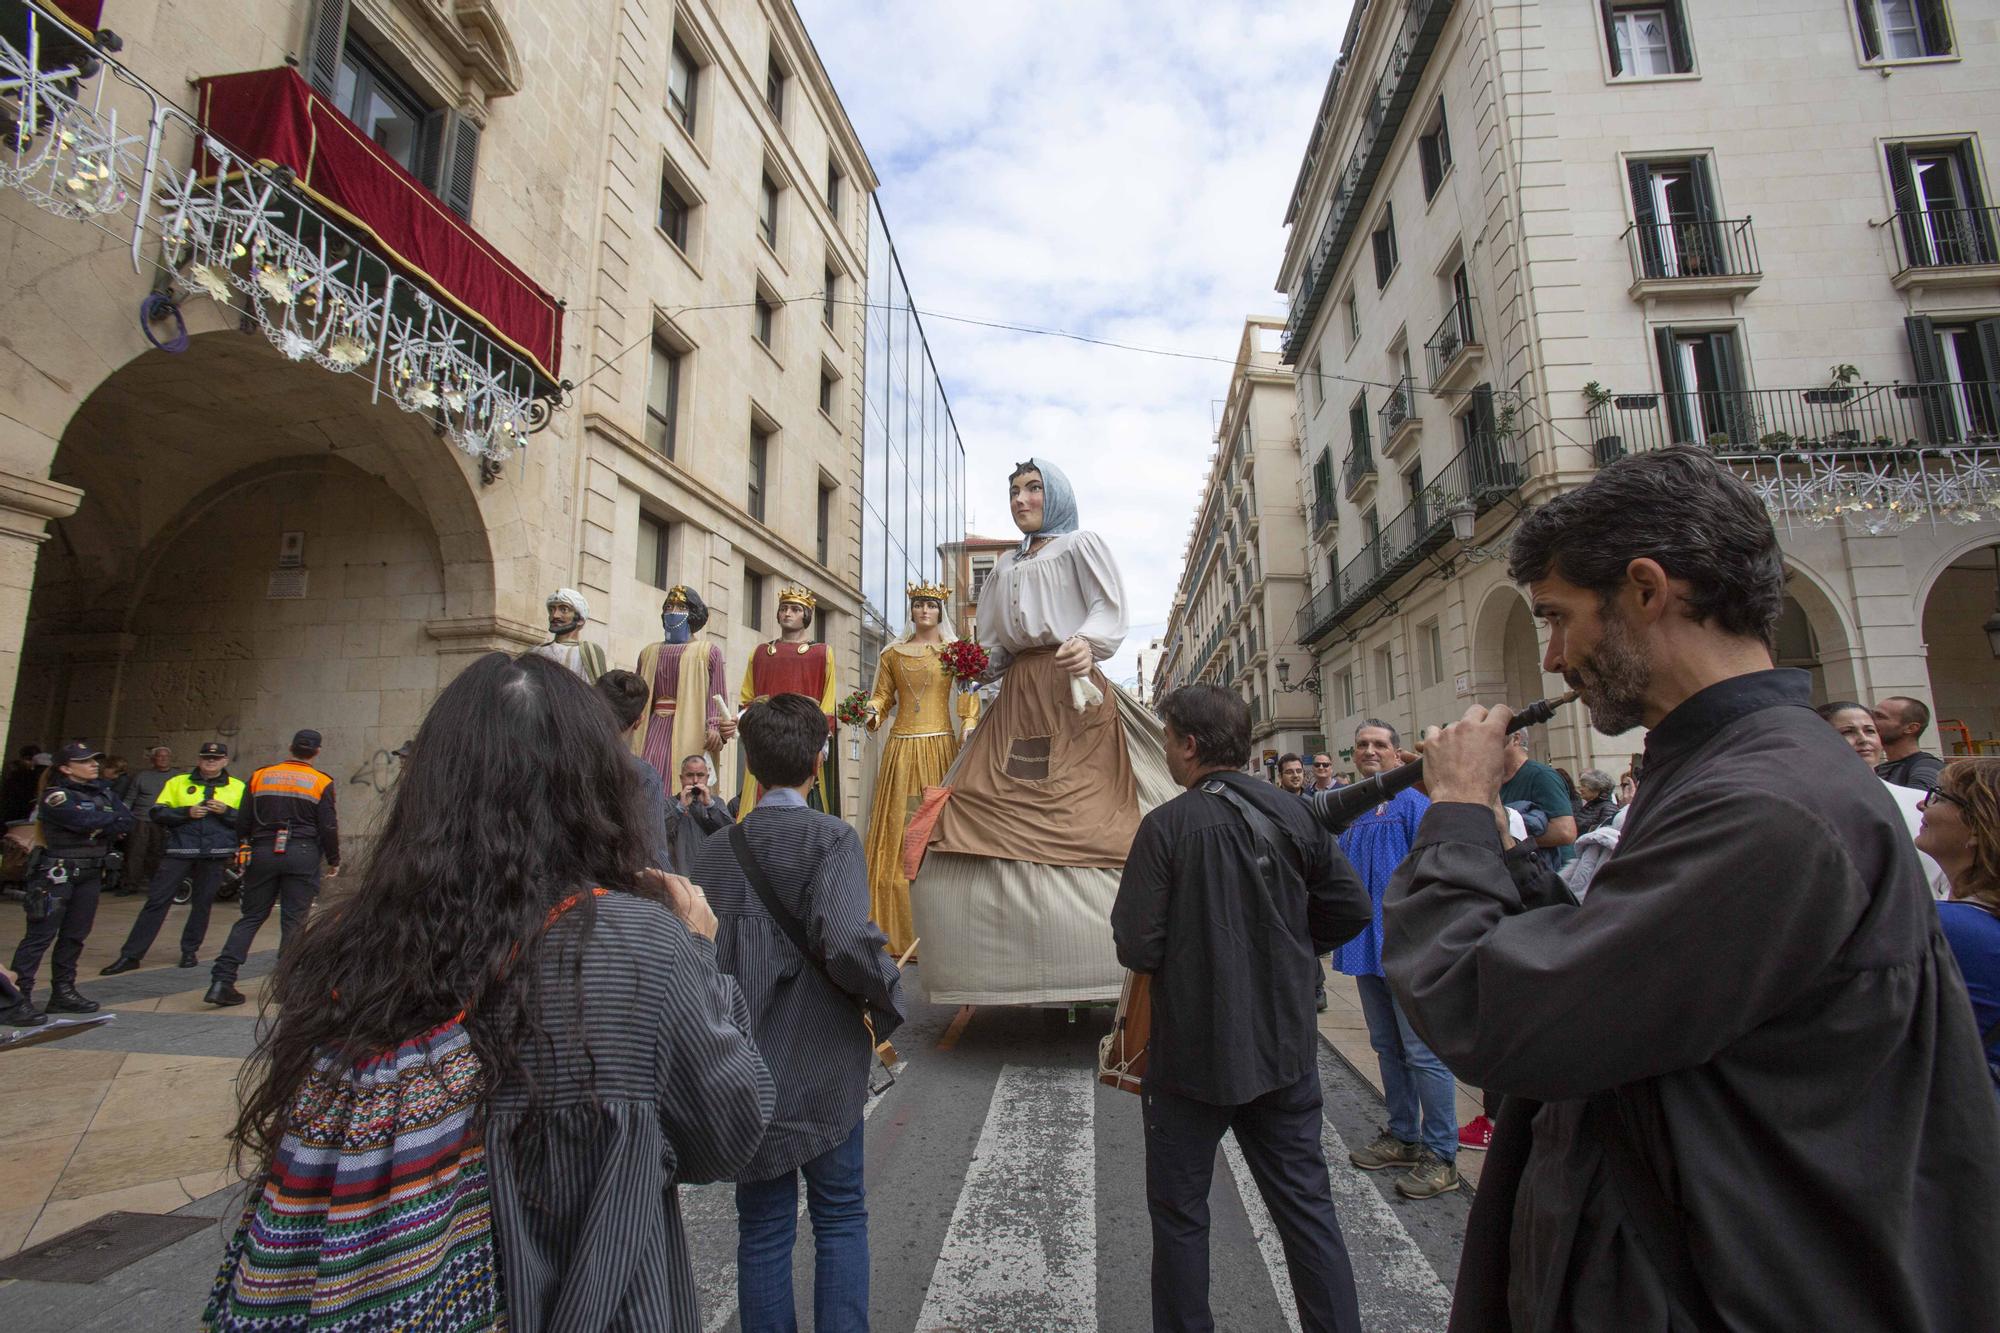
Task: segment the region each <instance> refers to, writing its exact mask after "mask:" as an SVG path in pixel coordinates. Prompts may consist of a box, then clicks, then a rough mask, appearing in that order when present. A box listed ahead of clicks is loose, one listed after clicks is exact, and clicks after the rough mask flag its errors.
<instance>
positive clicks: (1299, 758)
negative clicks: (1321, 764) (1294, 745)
mask: <svg viewBox="0 0 2000 1333" xmlns="http://www.w3.org/2000/svg"><path fill="white" fill-rule="evenodd" d="M1305 762H1306V759H1305V756H1304V755H1301V754H1290V753H1286V754H1281V755H1279V756H1278V767H1279V768H1281V769H1282V768H1283V767H1284V766H1285V765H1286V764H1298V765H1300V766H1301V767H1303V766H1304V765H1305Z"/></svg>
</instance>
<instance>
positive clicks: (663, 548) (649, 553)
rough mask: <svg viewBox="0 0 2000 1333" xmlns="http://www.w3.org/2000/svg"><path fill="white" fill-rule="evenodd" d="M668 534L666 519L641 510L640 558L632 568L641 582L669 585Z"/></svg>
mask: <svg viewBox="0 0 2000 1333" xmlns="http://www.w3.org/2000/svg"><path fill="white" fill-rule="evenodd" d="M667 534H668V525H667V522H666V520H665V519H660V518H654V517H653V516H652V515H651V514H649V513H647V512H646V511H645V510H643V509H641V510H640V511H639V559H638V562H637V564H636V565H635V567H634V568H633V570H632V575H633V577H634V578H636V579H638V580H639V582H641V583H645V584H650V585H651V586H653V587H655V588H664V587H666V586H667Z"/></svg>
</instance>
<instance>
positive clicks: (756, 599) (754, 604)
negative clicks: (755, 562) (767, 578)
mask: <svg viewBox="0 0 2000 1333" xmlns="http://www.w3.org/2000/svg"><path fill="white" fill-rule="evenodd" d="M743 627H744V628H745V629H756V630H761V629H763V628H764V575H763V574H762V573H761V572H760V571H758V570H755V569H746V570H744V571H743Z"/></svg>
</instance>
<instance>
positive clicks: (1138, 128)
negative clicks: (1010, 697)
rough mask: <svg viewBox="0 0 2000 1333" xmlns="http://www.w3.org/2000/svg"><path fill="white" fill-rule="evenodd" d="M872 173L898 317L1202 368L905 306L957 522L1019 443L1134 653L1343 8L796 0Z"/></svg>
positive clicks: (1104, 0) (1170, 584) (1196, 474)
mask: <svg viewBox="0 0 2000 1333" xmlns="http://www.w3.org/2000/svg"><path fill="white" fill-rule="evenodd" d="M797 3H798V7H799V11H800V13H801V14H802V15H803V16H804V19H805V22H806V27H807V29H808V30H809V31H810V32H811V34H812V38H813V42H814V44H815V46H816V47H817V48H818V50H819V53H820V57H821V59H822V60H823V61H824V62H825V64H826V67H827V70H828V72H829V74H830V75H831V76H832V79H833V83H834V86H835V88H836V89H838V90H839V93H840V97H841V100H842V102H843V104H844V105H845V106H846V108H847V112H848V116H849V118H850V119H851V120H852V121H853V123H854V126H855V129H856V131H857V132H858V133H859V134H860V136H861V142H862V144H863V145H864V146H865V148H866V149H867V151H868V154H869V157H870V160H871V161H872V162H873V163H874V165H875V169H876V172H877V173H878V175H879V176H880V177H881V188H880V199H881V203H882V209H883V212H884V213H885V214H886V215H887V217H888V219H889V225H890V227H891V228H892V230H893V231H894V233H895V238H896V246H897V250H898V253H899V255H900V256H901V259H902V263H903V268H904V272H905V275H906V276H907V278H908V280H909V283H910V286H911V289H912V292H913V294H914V296H915V298H916V303H917V306H918V308H919V310H922V311H932V312H943V313H947V314H956V315H966V316H974V317H979V318H985V319H992V320H997V321H1003V322H1008V323H1016V324H1028V325H1035V326H1038V327H1044V328H1060V329H1064V330H1067V331H1069V332H1072V333H1078V334H1083V335H1086V336H1090V337H1096V338H1105V339H1110V340H1115V341H1119V342H1129V343H1135V344H1141V345H1145V346H1151V347H1162V348H1172V349H1175V350H1181V351H1189V352H1197V353H1203V354H1207V355H1212V356H1215V357H1218V358H1221V361H1219V362H1202V361H1191V360H1179V359H1171V358H1165V357H1151V356H1143V355H1137V354H1134V353H1130V352H1123V351H1117V350H1113V349H1109V348H1101V347H1093V346H1089V345H1086V344H1082V343H1077V342H1072V341H1068V340H1062V339H1053V338H1043V337H1036V336H1032V335H1025V334H1019V333H1010V332H1005V331H1001V330H995V329H988V328H980V327H976V326H973V325H967V324H960V323H954V322H950V321H947V320H943V319H937V318H932V319H928V320H926V321H925V326H924V327H925V332H926V334H927V335H928V337H929V339H930V343H931V349H932V352H933V355H934V357H935V359H936V362H937V366H938V372H939V374H940V376H941V377H942V379H943V380H944V385H945V392H946V394H947V395H948V396H949V397H950V399H951V404H952V413H953V416H954V417H955V419H956V420H957V422H958V428H959V432H960V434H961V436H962V437H963V438H964V441H965V446H966V461H967V469H966V470H967V478H968V480H967V505H968V511H969V519H970V525H971V527H972V528H973V529H974V530H975V531H979V532H984V533H986V534H988V535H992V536H1004V535H1006V534H1008V533H1010V532H1011V531H1012V530H1013V529H1012V524H1011V523H1010V522H1009V520H1008V518H1007V511H1006V504H1005V493H1006V476H1007V472H1008V471H1009V469H1010V468H1011V466H1012V464H1013V463H1014V461H1016V460H1018V459H1022V458H1026V457H1028V456H1029V455H1031V454H1039V455H1042V456H1045V457H1047V458H1048V459H1050V460H1051V461H1053V462H1055V463H1057V464H1059V465H1060V466H1061V467H1062V468H1063V469H1064V470H1065V471H1066V472H1067V473H1068V474H1069V476H1070V479H1071V480H1072V481H1073V482H1074V483H1075V485H1076V489H1077V503H1078V509H1079V511H1080V514H1081V517H1082V520H1083V524H1084V526H1086V527H1089V528H1093V529H1095V530H1097V531H1098V532H1100V533H1102V534H1103V536H1104V537H1105V539H1106V540H1107V541H1108V542H1110V544H1111V546H1112V549H1113V550H1114V551H1115V552H1116V553H1117V555H1118V558H1119V562H1120V565H1121V567H1122V570H1123V573H1124V577H1125V583H1126V592H1127V595H1128V597H1129V599H1130V603H1131V605H1130V619H1131V621H1132V625H1133V632H1132V635H1131V637H1130V638H1129V639H1128V641H1127V645H1126V648H1125V651H1124V652H1122V653H1121V654H1120V655H1119V657H1118V658H1117V659H1116V661H1115V662H1114V663H1113V664H1112V667H1111V673H1112V674H1113V675H1114V676H1115V677H1117V678H1120V679H1123V678H1125V677H1128V676H1130V675H1131V673H1132V672H1133V671H1134V670H1135V666H1134V662H1133V658H1134V654H1135V652H1136V650H1137V648H1138V647H1139V646H1140V644H1141V643H1143V642H1144V640H1145V639H1147V638H1150V637H1152V636H1153V635H1156V634H1158V633H1159V632H1160V629H1161V627H1162V626H1163V624H1164V622H1165V620H1166V618H1167V610H1168V607H1169V605H1170V604H1171V602H1172V599H1173V592H1174V586H1175V584H1176V582H1177V581H1178V579H1179V576H1180V565H1181V545H1182V542H1183V540H1184V538H1185V533H1186V528H1187V521H1188V518H1189V515H1190V513H1191V511H1192V509H1193V506H1194V504H1195V502H1196V500H1197V499H1198V498H1199V495H1200V488H1201V485H1202V481H1203V479H1204V477H1205V475H1206V471H1207V463H1206V459H1207V456H1208V454H1209V452H1210V450H1211V449H1212V448H1213V447H1214V441H1213V433H1214V421H1215V410H1214V404H1215V402H1216V401H1217V400H1219V399H1220V398H1222V397H1223V395H1224V394H1225V393H1226V392H1227V391H1228V386H1229V367H1228V365H1227V364H1223V362H1226V361H1227V360H1228V358H1230V357H1232V356H1233V355H1234V354H1235V351H1236V346H1237V341H1238V339H1239V337H1240V336H1241V332H1242V322H1243V318H1244V316H1246V315H1250V314H1263V313H1273V312H1277V311H1279V310H1281V309H1282V304H1281V301H1280V298H1279V297H1278V295H1277V293H1276V292H1275V291H1274V290H1273V284H1274V282H1275V280H1276V275H1277V271H1278V263H1279V259H1280V256H1281V253H1282V248H1283V244H1284V233H1283V230H1282V227H1281V222H1282V219H1283V215H1284V209H1285V204H1286V201H1287V198H1288V197H1289V194H1290V191H1291V187H1292V181H1293V178H1294V176H1295V175H1296V174H1297V171H1298V165H1299V160H1300V156H1301V154H1302V153H1303V152H1304V149H1305V143H1306V138H1307V136H1308V134H1309V133H1310V132H1311V129H1312V117H1313V114H1314V112H1315V111H1316V110H1317V108H1318V105H1319V98H1320V94H1321V92H1322V90H1323V89H1324V87H1325V84H1326V77H1327V74H1328V72H1329V71H1330V70H1331V68H1332V65H1333V59H1334V56H1335V54H1336V51H1337V47H1338V44H1339V40H1340V35H1341V31H1342V29H1343V28H1344V27H1345V25H1346V21H1347V9H1348V6H1347V5H1346V4H1344V3H1311V2H1309V0H1280V2H1277V3H1269V4H1257V5H1241V6H1231V7H1224V6H1218V5H1215V4H1212V3H1210V4H1199V3H1192V2H1190V0H1090V2H1089V3H1083V4H1078V3H1074V0H1069V2H1067V3H1066V2H1064V0H1015V2H1014V3H1009V4H1004V5H972V4H966V3H939V2H938V0H797Z"/></svg>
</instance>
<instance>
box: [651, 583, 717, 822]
mask: <svg viewBox="0 0 2000 1333" xmlns="http://www.w3.org/2000/svg"><path fill="white" fill-rule="evenodd" d="M707 624H708V605H707V603H705V602H703V601H702V599H701V594H699V593H697V592H696V591H695V590H694V589H693V588H690V587H687V586H686V585H684V584H677V585H675V586H674V587H672V588H669V589H667V600H666V601H665V602H664V603H663V604H662V605H661V607H660V633H661V635H662V638H661V641H660V642H659V643H655V644H651V645H649V646H648V647H646V648H645V649H643V650H641V652H640V653H639V666H638V674H639V676H640V678H641V679H642V680H644V681H645V682H646V688H647V691H648V694H647V697H646V712H645V714H644V715H643V716H642V717H641V718H640V719H639V725H638V726H637V727H635V728H633V730H632V753H633V754H636V755H638V756H639V757H640V758H642V759H644V760H645V761H646V762H647V763H649V764H651V765H652V766H653V769H654V771H655V772H657V773H658V774H659V775H660V781H661V782H662V783H663V784H665V787H666V790H668V791H673V790H675V787H676V779H677V778H678V776H679V774H680V763H681V760H683V759H685V758H687V757H688V756H689V755H691V754H694V753H696V752H697V751H699V752H701V753H703V754H706V755H707V756H708V761H709V771H710V772H712V773H713V774H715V778H716V784H717V787H718V788H719V787H720V785H721V782H722V764H721V755H722V743H723V742H724V741H726V740H729V739H730V738H731V737H733V736H735V734H736V719H735V718H734V717H733V716H730V715H728V714H727V713H726V712H725V710H724V709H723V706H722V698H721V695H720V693H719V691H721V690H722V689H723V688H724V687H723V683H722V682H723V676H722V645H721V644H719V643H711V642H709V641H708V640H707V639H705V638H703V637H702V633H701V631H702V628H703V627H704V626H705V625H707ZM716 794H717V797H718V799H720V798H721V797H722V796H723V795H724V793H722V792H720V791H717V793H716Z"/></svg>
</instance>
